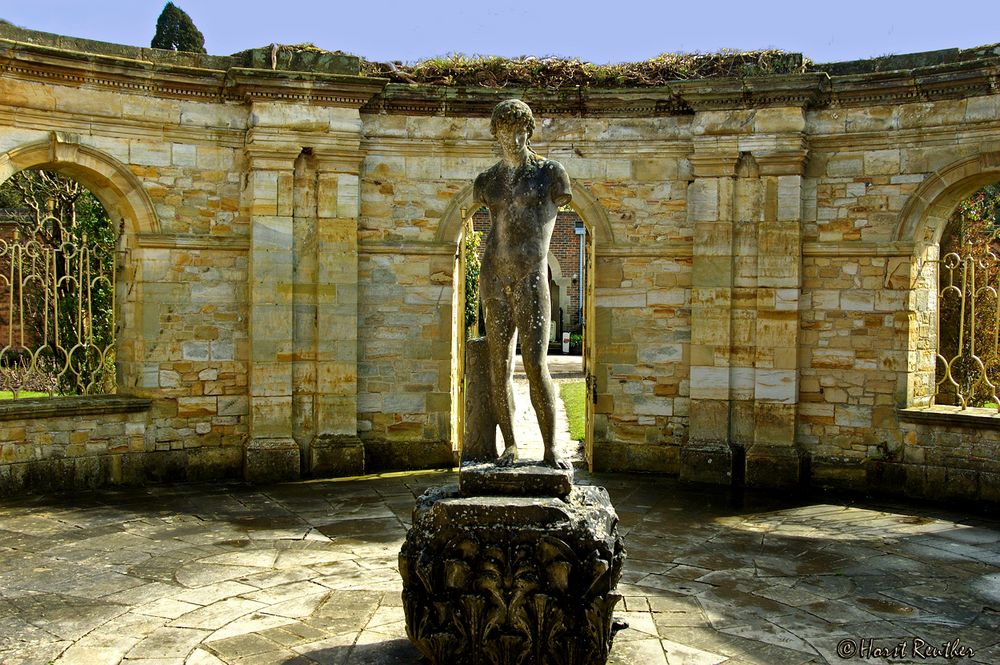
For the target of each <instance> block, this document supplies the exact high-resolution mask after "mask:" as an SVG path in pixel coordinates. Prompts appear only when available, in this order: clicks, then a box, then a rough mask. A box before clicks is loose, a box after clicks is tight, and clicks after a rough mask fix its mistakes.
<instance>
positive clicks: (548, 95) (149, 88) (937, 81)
mask: <svg viewBox="0 0 1000 665" xmlns="http://www.w3.org/2000/svg"><path fill="white" fill-rule="evenodd" d="M77 48H82V47H79V46H78V47H77ZM148 51H149V50H142V49H132V50H128V49H125V50H123V51H122V53H126V52H127V53H126V55H122V54H118V55H108V54H105V53H91V52H81V51H73V50H68V49H66V48H56V47H53V46H44V45H41V44H33V43H28V42H24V41H15V40H13V39H0V75H2V76H4V77H10V78H14V79H21V80H29V81H39V82H43V83H49V84H57V85H65V86H71V87H73V86H87V87H92V88H103V89H109V90H115V91H118V92H122V93H127V94H137V95H144V96H153V97H165V98H180V99H191V100H201V101H215V102H224V101H240V102H246V101H258V100H269V101H279V102H281V101H284V102H291V103H296V104H313V105H323V106H337V107H343V108H354V109H361V112H363V113H366V114H374V113H391V114H403V115H439V116H440V115H444V116H464V117H487V116H488V115H489V114H490V113H491V111H492V109H493V107H494V106H495V105H496V103H497V102H498V101H499V100H501V99H503V98H507V97H512V96H514V97H521V98H523V99H525V100H526V101H527V102H528V103H529V104H530V105H531V106H532V108H533V109H534V110H535V111H536V112H537V113H538V114H539V115H541V116H566V115H568V116H578V117H643V118H648V117H661V116H677V115H689V114H691V113H694V112H696V111H706V110H728V109H739V108H764V107H774V106H783V107H789V106H792V107H795V106H797V107H802V108H824V107H831V106H833V107H838V106H841V107H856V106H867V105H891V104H900V103H906V102H913V101H934V100H939V99H953V98H962V97H974V96H981V95H987V94H997V93H998V92H1000V83H998V78H1000V74H998V71H1000V69H998V65H1000V58H997V57H996V56H995V55H992V54H991V53H985V52H984V53H981V54H976V55H975V57H974V58H972V59H968V60H963V61H960V62H945V63H943V64H936V65H933V66H929V67H919V68H912V69H904V70H898V71H891V72H874V73H872V72H869V73H864V74H846V75H837V74H834V75H830V74H828V73H826V72H823V71H819V72H807V73H801V74H783V75H774V76H762V77H752V78H725V79H723V78H719V79H700V80H688V81H675V82H670V83H668V84H666V85H662V86H657V87H648V88H627V89H594V88H581V87H579V86H576V87H573V88H566V89H559V90H548V89H546V90H538V89H512V88H505V89H502V90H496V89H489V88H479V87H448V86H434V85H405V84H396V83H393V84H388V82H387V80H385V79H379V78H372V77H365V76H354V75H349V74H330V73H321V72H313V71H310V72H297V71H285V70H270V69H255V68H249V67H245V66H235V65H234V63H236V62H237V60H235V59H234V58H232V57H204V58H201V59H197V58H196V59H181V58H174V59H170V58H166V57H164V58H160V57H156V58H153V56H151V55H149V52H148ZM128 56H132V57H128ZM146 57H149V58H153V59H148V60H147V59H143V58H146ZM192 65H197V66H192ZM831 71H834V72H836V70H835V69H834V70H831Z"/></svg>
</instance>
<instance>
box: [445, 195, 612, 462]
mask: <svg viewBox="0 0 1000 665" xmlns="http://www.w3.org/2000/svg"><path fill="white" fill-rule="evenodd" d="M461 219H462V224H461V231H460V233H459V237H458V239H457V243H456V253H455V265H454V276H453V299H452V331H453V334H452V377H453V381H452V389H451V394H452V405H453V407H452V417H451V425H452V441H453V445H454V448H455V450H456V452H459V451H460V450H461V445H462V439H463V436H464V430H465V422H464V412H465V343H466V340H468V339H471V338H473V337H477V336H480V335H483V334H485V328H484V321H483V314H482V307H481V304H480V302H479V297H478V295H479V292H478V276H479V264H480V259H481V256H482V245H483V242H484V241H485V238H486V234H488V233H489V229H490V224H491V222H490V216H489V212H488V211H487V210H486V208H480V209H478V210H471V211H470V210H467V209H462V210H461ZM593 247H594V243H593V234H592V233H591V232H590V230H589V227H588V225H587V224H586V223H585V221H584V220H583V218H582V217H581V216H580V214H579V213H578V212H577V211H576V210H575V209H573V208H572V207H570V206H567V207H565V208H564V209H561V210H560V211H559V214H558V216H557V220H556V226H555V229H554V231H553V236H552V240H551V243H550V247H549V250H550V251H549V254H548V282H549V294H550V300H551V311H550V313H549V318H550V334H549V348H548V367H549V372H550V374H551V375H552V378H553V380H554V382H555V383H556V384H557V385H556V389H557V402H558V404H557V414H558V415H559V416H560V417H561V419H562V422H560V423H559V425H558V426H557V439H559V438H560V436H561V437H563V444H562V445H563V446H564V447H568V446H571V447H573V448H574V451H573V455H572V457H573V458H575V459H578V460H580V461H582V460H583V458H584V456H583V451H584V450H585V449H586V450H589V448H590V447H592V443H587V438H588V436H589V435H592V433H593V426H592V424H589V425H588V422H589V421H591V420H592V419H593V410H592V406H593V405H592V403H591V401H592V400H591V396H592V395H593V391H592V390H591V389H589V388H588V386H590V385H592V383H593V382H592V381H587V380H586V378H585V371H584V368H585V367H587V366H593V362H592V356H593V350H592V346H593V344H592V341H591V342H589V343H588V341H587V340H588V339H589V337H588V334H587V328H588V326H587V321H588V316H593V311H594V308H593V293H594V289H593V279H592V277H588V271H590V272H592V270H593ZM588 256H589V257H590V258H588ZM588 344H589V345H588ZM588 358H590V360H589V361H588ZM514 361H515V362H514V373H515V376H514V378H515V403H516V405H517V408H518V409H519V413H520V414H521V415H520V416H519V418H520V420H521V421H523V422H524V423H525V424H526V426H527V429H529V430H532V429H533V430H537V424H535V425H534V427H532V424H534V423H536V420H535V416H534V411H533V409H531V405H530V400H528V399H527V397H526V395H527V393H526V388H524V390H525V397H523V398H519V397H518V396H517V388H518V386H517V383H518V380H519V379H520V380H522V381H525V382H526V379H525V377H524V372H523V364H522V363H521V362H520V357H519V349H516V355H515V359H514ZM567 385H568V387H569V389H568V390H567ZM525 386H526V383H525ZM570 402H572V404H573V405H572V406H571V405H570ZM525 410H527V411H528V413H527V414H524V413H521V412H523V411H525ZM567 424H569V425H571V427H570V431H569V432H566V431H565V430H566V428H567ZM498 436H499V435H498ZM538 436H539V437H540V434H539V435H538ZM571 442H572V443H571ZM518 443H519V445H521V441H520V440H519V442H518ZM538 443H539V445H540V439H539V441H538ZM529 444H530V438H529ZM540 455H541V453H540V452H539V453H538V456H539V457H540ZM525 457H527V458H533V457H535V454H534V452H533V451H532V449H531V446H530V445H529V446H528V448H527V449H526V450H525Z"/></svg>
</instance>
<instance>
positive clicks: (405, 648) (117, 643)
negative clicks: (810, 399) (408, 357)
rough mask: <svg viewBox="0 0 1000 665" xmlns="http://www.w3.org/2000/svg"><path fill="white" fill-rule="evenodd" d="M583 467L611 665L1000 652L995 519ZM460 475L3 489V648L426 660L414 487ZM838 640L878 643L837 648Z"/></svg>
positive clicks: (169, 658) (158, 657)
mask: <svg viewBox="0 0 1000 665" xmlns="http://www.w3.org/2000/svg"><path fill="white" fill-rule="evenodd" d="M580 476H581V479H582V480H583V481H584V482H596V483H600V484H602V485H604V486H606V487H607V488H608V489H609V491H610V492H611V495H612V497H613V499H614V502H615V505H616V506H617V509H618V512H619V515H620V517H621V528H622V531H623V532H624V534H625V539H626V544H627V547H628V550H629V558H628V562H627V565H626V571H625V575H624V579H623V583H622V585H621V587H620V590H621V591H622V592H623V593H624V595H625V600H624V602H623V603H622V604H621V605H620V606H619V610H620V611H619V612H618V613H617V614H618V615H619V616H621V617H622V618H624V619H625V620H627V621H628V623H629V626H630V627H629V628H628V629H627V630H624V631H622V632H620V633H619V634H618V637H617V638H616V641H615V643H614V648H613V653H612V657H611V660H610V662H611V663H614V664H625V663H629V664H634V665H647V664H652V665H660V664H670V665H674V664H677V663H684V664H697V665H703V664H714V663H727V664H730V665H736V664H738V663H762V664H772V663H774V664H782V663H789V664H792V663H846V662H852V661H854V662H858V663H861V662H901V661H900V659H895V660H893V661H890V660H887V659H879V658H867V659H866V658H863V657H862V656H863V655H864V654H868V655H871V654H872V653H873V649H872V647H877V648H879V649H883V648H884V649H887V650H889V649H893V648H896V645H898V644H903V645H904V647H905V649H906V650H907V651H906V653H907V654H910V651H909V650H910V649H912V648H913V647H914V646H915V645H916V647H917V648H918V649H920V648H921V647H920V643H919V642H918V640H923V641H924V642H926V643H928V644H932V645H937V646H940V645H941V644H942V643H944V642H948V641H955V640H960V642H959V644H958V647H960V648H964V647H969V648H972V649H974V650H975V655H974V656H973V657H971V658H952V659H946V658H938V659H934V658H929V659H920V658H911V660H912V661H914V662H974V663H997V662H1000V524H998V523H997V522H996V521H993V520H990V519H986V518H984V517H974V516H969V515H962V514H958V513H953V512H947V511H943V510H940V509H932V508H926V507H924V508H919V507H912V506H909V507H902V506H899V505H890V504H867V505H863V504H857V505H846V504H843V503H837V502H832V501H825V502H824V501H809V500H800V501H796V500H793V499H789V498H786V497H775V496H767V495H760V494H748V495H746V496H742V495H733V494H731V493H730V492H729V491H725V490H720V489H718V488H705V487H696V486H685V485H683V484H680V483H678V482H676V481H672V480H667V479H663V478H653V477H628V476H622V475H596V476H593V477H591V476H587V475H586V474H580ZM454 481H455V474H454V473H451V472H421V473H409V474H389V475H383V476H371V477H366V478H358V479H350V480H338V481H334V480H327V481H311V482H298V483H288V484H282V485H275V486H270V487H252V486H248V485H244V484H241V483H228V484H226V483H223V484H215V485H186V486H159V487H150V488H146V489H132V490H121V491H111V490H108V491H92V492H82V493H78V494H75V495H64V496H58V497H32V498H26V499H17V500H8V501H5V502H3V503H2V504H0V662H3V663H10V664H12V665H13V664H17V663H50V662H51V663H58V664H60V665H62V664H70V663H81V664H86V665H93V664H95V663H98V664H103V663H136V664H139V663H148V664H150V665H154V664H155V665H167V664H173V663H176V664H178V665H180V664H187V665H209V664H212V665H217V664H218V663H240V664H244V663H286V664H292V663H335V664H337V665H343V664H348V663H350V664H373V665H374V664H392V663H417V662H419V657H418V655H417V654H416V652H415V651H414V650H413V648H412V647H411V646H410V644H409V642H408V641H407V640H406V635H405V629H404V625H403V615H402V609H401V607H400V598H399V594H400V580H399V576H398V574H397V572H396V556H397V553H398V551H399V547H400V545H401V543H402V540H403V535H404V533H405V530H406V527H407V524H408V522H409V516H410V510H411V508H412V506H413V499H414V497H415V496H416V495H418V494H419V493H421V492H422V491H423V490H424V488H426V487H428V486H430V485H437V484H441V483H446V482H454ZM844 640H849V641H850V645H852V646H853V647H854V648H856V649H859V650H863V649H865V648H867V651H865V652H864V653H859V654H852V655H854V658H852V659H846V660H844V659H841V658H839V657H838V655H837V649H838V645H840V646H839V648H841V649H850V648H851V646H847V647H845V646H844V644H845V642H844ZM862 640H865V642H862ZM867 640H871V643H869V642H867ZM865 645H868V646H867V647H866V646H865ZM953 651H954V650H953ZM921 653H923V651H921ZM910 655H912V654H910ZM951 655H954V653H952V654H951Z"/></svg>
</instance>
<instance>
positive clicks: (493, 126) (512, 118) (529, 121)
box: [490, 99, 535, 138]
mask: <svg viewBox="0 0 1000 665" xmlns="http://www.w3.org/2000/svg"><path fill="white" fill-rule="evenodd" d="M500 127H510V128H511V129H515V130H516V129H521V128H524V129H526V130H527V132H528V138H531V134H532V132H534V131H535V117H534V116H533V115H531V109H530V108H529V107H528V105H527V104H525V103H524V102H522V101H521V100H520V99H506V100H504V101H502V102H500V103H499V104H497V107H496V108H495V109H493V117H492V118H491V119H490V134H493V135H494V136H496V133H497V129H498V128H500Z"/></svg>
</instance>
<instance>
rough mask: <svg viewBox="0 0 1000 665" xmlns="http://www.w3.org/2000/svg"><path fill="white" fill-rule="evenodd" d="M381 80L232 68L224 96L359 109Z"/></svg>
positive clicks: (380, 87)
mask: <svg viewBox="0 0 1000 665" xmlns="http://www.w3.org/2000/svg"><path fill="white" fill-rule="evenodd" d="M386 82H387V81H386V80H385V79H376V78H367V77H362V76H346V75H343V74H313V73H305V72H280V71H271V70H268V69H247V68H244V67H233V68H232V69H230V70H228V71H227V72H226V79H225V96H226V98H227V99H230V100H241V101H261V100H263V101H272V102H275V101H286V102H295V103H298V104H320V105H323V106H339V107H347V108H353V109H357V108H361V107H362V106H363V105H364V104H366V103H367V102H368V100H369V99H371V97H372V95H374V94H375V93H377V92H379V91H380V90H381V89H382V88H383V87H384V86H385V84H386Z"/></svg>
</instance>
